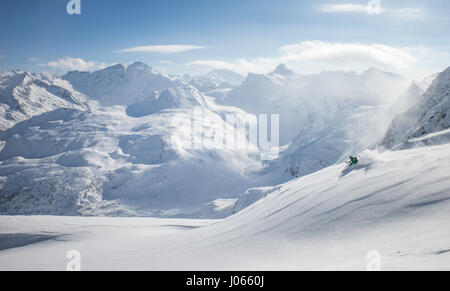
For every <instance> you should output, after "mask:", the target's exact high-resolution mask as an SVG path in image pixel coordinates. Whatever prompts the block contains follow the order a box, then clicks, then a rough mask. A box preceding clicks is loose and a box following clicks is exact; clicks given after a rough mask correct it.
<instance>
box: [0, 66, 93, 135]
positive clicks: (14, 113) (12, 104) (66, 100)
mask: <svg viewBox="0 0 450 291" xmlns="http://www.w3.org/2000/svg"><path fill="white" fill-rule="evenodd" d="M57 108H72V109H78V110H86V109H87V108H88V102H87V98H86V96H84V95H83V94H81V93H79V92H77V91H75V90H74V89H73V88H72V86H71V85H70V84H69V83H68V82H67V81H64V80H61V79H59V78H57V77H56V76H53V75H51V74H33V73H28V72H23V71H9V72H5V73H2V74H0V130H5V129H7V128H10V127H12V126H13V125H14V124H16V123H17V122H20V121H23V120H26V119H29V118H31V117H33V116H35V115H39V114H42V113H45V112H49V111H52V110H55V109H57Z"/></svg>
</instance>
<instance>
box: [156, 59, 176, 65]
mask: <svg viewBox="0 0 450 291" xmlns="http://www.w3.org/2000/svg"><path fill="white" fill-rule="evenodd" d="M158 63H160V64H161V65H168V64H172V63H173V62H172V61H168V60H159V61H158Z"/></svg>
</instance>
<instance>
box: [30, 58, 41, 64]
mask: <svg viewBox="0 0 450 291" xmlns="http://www.w3.org/2000/svg"><path fill="white" fill-rule="evenodd" d="M28 61H29V62H30V63H36V62H39V59H38V58H36V57H29V58H28Z"/></svg>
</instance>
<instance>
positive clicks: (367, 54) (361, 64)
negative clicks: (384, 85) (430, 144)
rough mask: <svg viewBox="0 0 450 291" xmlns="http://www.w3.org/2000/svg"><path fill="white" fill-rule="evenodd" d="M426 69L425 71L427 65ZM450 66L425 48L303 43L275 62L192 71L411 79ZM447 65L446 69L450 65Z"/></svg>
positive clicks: (203, 64)
mask: <svg viewBox="0 0 450 291" xmlns="http://www.w3.org/2000/svg"><path fill="white" fill-rule="evenodd" d="M427 60H428V61H429V63H428V64H427V66H428V67H427V69H426V68H425V63H427ZM445 62H448V64H450V56H449V55H448V54H442V53H437V52H434V51H432V50H430V49H427V48H424V47H393V46H388V45H384V44H361V43H340V42H327V41H318V40H315V41H303V42H300V43H297V44H290V45H285V46H282V47H281V48H279V49H278V54H277V56H276V57H273V58H254V59H249V60H245V59H237V60H234V61H222V60H196V61H193V62H190V63H188V64H185V65H186V66H189V67H197V68H208V69H214V68H218V69H228V70H232V71H235V72H238V73H241V74H246V73H249V72H253V73H267V72H270V71H272V70H273V69H274V68H275V67H276V66H277V65H278V64H281V63H283V64H286V65H287V66H289V67H290V68H292V69H294V70H295V71H297V72H299V73H318V72H320V71H323V70H353V71H357V72H360V71H363V70H366V69H368V68H372V67H374V68H379V69H383V70H387V71H392V72H397V73H400V74H402V75H404V76H407V77H410V78H416V77H417V76H422V75H426V74H427V73H428V72H433V70H436V72H437V71H438V70H440V69H441V67H440V66H441V65H442V63H445ZM448 64H447V65H448Z"/></svg>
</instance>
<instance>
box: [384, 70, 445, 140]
mask: <svg viewBox="0 0 450 291" xmlns="http://www.w3.org/2000/svg"><path fill="white" fill-rule="evenodd" d="M449 95H450V68H448V69H447V70H445V71H444V72H442V73H441V74H439V76H438V77H437V78H436V80H434V82H433V83H432V85H431V86H430V87H429V88H428V90H427V91H426V92H425V93H423V94H422V95H421V96H420V97H419V100H418V102H416V103H415V104H414V105H413V106H412V107H411V108H410V109H409V110H408V111H406V112H404V113H403V114H400V115H398V116H397V117H396V118H395V119H394V120H393V121H392V124H391V125H390V127H389V129H388V131H387V133H386V135H385V137H384V140H383V142H382V144H383V145H384V146H385V147H387V148H393V147H395V146H397V145H399V144H401V143H403V142H406V141H407V140H408V139H412V138H418V137H422V136H424V135H427V134H430V133H435V132H438V131H442V130H446V129H448V128H450V98H449Z"/></svg>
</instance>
